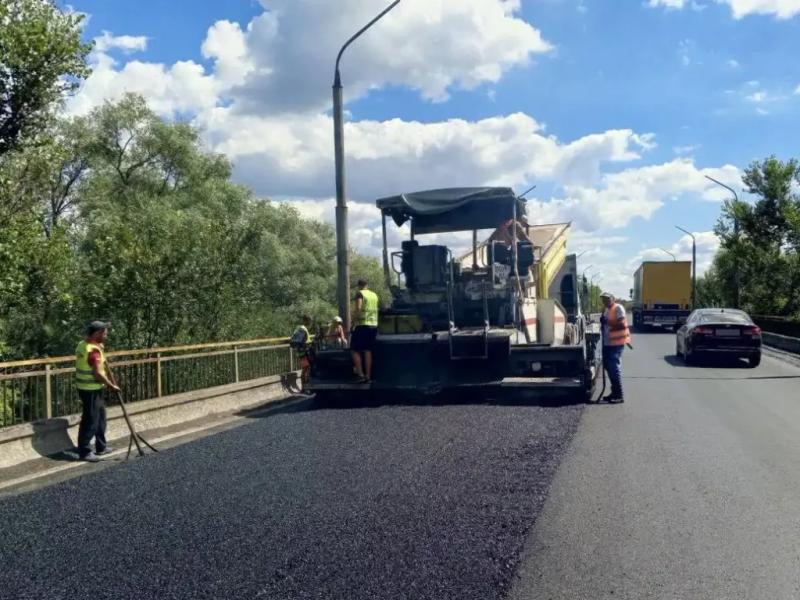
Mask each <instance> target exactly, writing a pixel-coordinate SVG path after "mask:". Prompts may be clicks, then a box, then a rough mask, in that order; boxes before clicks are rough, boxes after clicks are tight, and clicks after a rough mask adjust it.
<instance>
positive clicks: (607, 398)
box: [603, 392, 618, 404]
mask: <svg viewBox="0 0 800 600" xmlns="http://www.w3.org/2000/svg"><path fill="white" fill-rule="evenodd" d="M617 399H618V396H617V395H616V394H614V392H611V393H609V394H608V395H607V396H603V402H608V403H609V404H614V403H615V402H616V401H617Z"/></svg>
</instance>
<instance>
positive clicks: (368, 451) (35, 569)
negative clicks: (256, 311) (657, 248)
mask: <svg viewBox="0 0 800 600" xmlns="http://www.w3.org/2000/svg"><path fill="white" fill-rule="evenodd" d="M634 343H635V345H636V350H635V351H633V352H627V353H626V356H625V359H624V366H625V370H626V382H625V383H626V392H627V397H628V402H627V403H626V404H624V405H621V406H604V405H601V406H590V407H586V408H585V409H584V408H583V407H580V406H509V405H502V404H493V403H490V402H487V403H482V404H463V405H462V404H447V405H435V404H430V405H420V404H414V405H387V406H366V407H358V406H350V407H344V408H333V409H331V408H319V407H315V406H313V404H312V403H308V402H306V403H302V404H300V405H299V406H296V407H294V408H293V409H291V410H285V411H282V412H279V413H277V414H272V415H271V416H269V417H268V418H263V419H253V420H251V421H249V422H248V423H247V424H246V425H244V426H241V427H237V428H235V429H231V430H229V431H225V432H222V433H219V434H217V435H213V436H210V437H207V438H204V439H201V440H197V441H194V442H192V443H189V444H186V445H183V446H179V447H175V448H170V449H168V450H165V451H164V452H161V453H159V454H157V455H150V456H148V457H147V458H145V459H136V460H134V461H131V462H129V463H127V464H124V465H120V466H118V467H114V468H111V469H105V470H102V471H99V472H96V473H92V474H88V475H85V476H82V477H79V478H76V479H73V480H70V481H66V482H61V483H59V484H57V485H53V486H49V487H45V488H42V489H39V490H37V491H34V492H30V493H26V494H22V495H19V496H16V497H11V498H6V499H3V500H0V524H2V525H0V527H1V528H2V536H0V596H1V597H3V598H5V597H8V598H15V599H23V598H54V599H55V598H65V599H66V598H75V599H80V598H93V599H94V598H115V599H116V598H133V597H136V598H139V599H142V600H147V599H150V598H153V599H155V598H159V599H162V598H163V599H171V598H187V599H188V598H266V599H281V600H287V599H294V598H298V599H300V598H303V599H305V598H309V599H310V598H315V599H316V598H320V599H322V598H332V599H333V598H337V599H338V598H347V599H360V598H364V599H366V598H370V599H371V598H380V599H389V598H408V599H415V600H416V599H424V598H431V599H433V598H436V599H449V598H452V599H459V600H460V599H464V600H468V599H471V598H475V599H480V600H490V599H493V598H508V597H510V598H514V599H528V598H530V599H534V598H536V599H539V598H570V599H572V598H591V599H595V598H669V599H673V598H781V599H782V598H795V597H800V588H798V585H799V584H798V582H800V558H799V557H800V535H799V534H800V527H799V525H800V485H798V484H799V483H800V469H798V468H797V467H796V465H797V463H798V457H800V452H799V451H800V409H799V408H798V406H800V393H798V389H799V388H800V367H798V366H793V365H790V364H786V363H783V362H778V361H776V360H774V359H769V358H767V359H765V360H764V362H763V363H762V365H761V367H759V368H758V369H756V370H750V369H747V368H745V367H744V366H743V365H742V367H741V368H731V367H725V366H711V367H705V368H700V367H692V368H688V367H684V366H683V365H682V364H681V363H680V362H679V361H676V360H674V359H672V358H671V357H670V356H668V355H669V353H670V352H671V351H672V349H673V346H674V337H673V336H671V335H657V334H654V335H639V336H636V337H635V338H634Z"/></svg>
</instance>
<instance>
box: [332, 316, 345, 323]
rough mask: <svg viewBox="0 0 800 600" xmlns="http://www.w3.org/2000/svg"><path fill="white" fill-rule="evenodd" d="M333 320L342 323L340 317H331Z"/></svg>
mask: <svg viewBox="0 0 800 600" xmlns="http://www.w3.org/2000/svg"><path fill="white" fill-rule="evenodd" d="M333 322H334V323H342V322H343V321H342V317H333Z"/></svg>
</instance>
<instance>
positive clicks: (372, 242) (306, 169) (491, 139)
mask: <svg viewBox="0 0 800 600" xmlns="http://www.w3.org/2000/svg"><path fill="white" fill-rule="evenodd" d="M312 3H313V2H312V0H293V1H291V2H290V1H289V0H274V1H269V2H267V0H263V1H262V4H263V5H264V6H265V8H266V9H267V10H265V12H264V13H263V14H262V15H260V16H259V17H257V18H255V19H254V20H253V21H252V22H251V23H250V24H249V25H248V26H247V27H245V28H242V27H240V26H239V25H238V24H236V23H231V22H228V21H220V22H217V23H216V24H214V25H213V26H212V27H211V28H209V31H208V34H207V36H206V39H205V41H204V43H203V45H202V48H201V51H202V55H203V57H204V58H206V59H208V60H210V61H212V63H213V64H212V67H211V69H208V70H207V69H205V68H204V67H203V66H202V65H200V64H198V63H196V62H192V61H182V62H177V63H175V64H171V65H168V64H159V63H148V62H143V61H138V60H130V61H128V62H125V63H123V64H120V63H117V62H116V61H115V59H114V58H112V57H111V55H110V54H109V52H110V51H111V50H112V49H115V48H116V49H124V48H125V47H127V48H129V49H130V50H131V51H134V50H135V49H137V48H141V49H144V48H145V47H146V39H145V38H141V39H143V40H145V41H144V44H145V45H144V46H141V44H140V45H139V46H137V44H139V42H136V43H134V42H130V41H126V42H116V41H115V40H120V39H122V38H123V37H124V36H121V37H115V36H113V35H112V34H107V35H106V34H104V36H105V39H106V41H105V42H103V44H100V45H99V46H98V47H97V48H96V50H95V52H94V53H93V56H92V61H93V68H94V71H93V74H92V75H91V77H89V79H88V80H87V81H86V83H85V85H84V87H83V89H82V91H81V93H79V94H78V95H77V96H75V97H73V98H71V99H70V101H69V103H68V110H69V111H70V112H72V113H74V114H85V113H86V112H88V111H89V110H91V108H93V107H94V106H97V105H99V104H101V103H102V102H103V101H104V100H107V99H115V98H119V97H120V96H121V95H122V94H123V93H124V92H126V91H133V92H139V93H141V94H143V95H144V96H145V97H146V98H147V99H148V101H149V102H150V105H151V106H152V107H153V108H154V109H155V110H156V111H157V112H159V113H160V114H162V115H164V116H167V117H175V116H177V115H181V116H189V117H191V118H193V119H194V123H195V124H196V125H197V126H198V127H199V128H200V129H201V130H202V131H203V135H204V137H205V140H206V142H207V144H208V146H209V148H211V149H213V150H214V151H218V152H223V153H225V154H226V155H228V156H229V157H230V158H231V160H232V162H233V164H234V173H235V177H236V179H237V181H239V182H241V183H244V184H247V185H250V186H251V187H252V188H253V189H254V190H255V191H256V193H258V194H260V195H262V196H267V197H272V198H277V199H280V200H284V201H288V202H291V203H292V204H293V205H294V206H296V207H297V208H298V210H300V211H301V212H302V213H303V214H305V215H307V216H313V217H315V218H319V219H321V220H324V221H328V222H331V221H332V219H333V214H334V213H333V206H334V203H333V201H332V200H331V198H330V197H331V196H332V194H333V164H332V163H333V160H332V154H333V152H332V129H333V127H332V122H331V119H330V117H329V116H328V115H327V114H326V113H325V112H324V111H325V110H326V109H327V105H328V96H329V93H330V87H329V79H330V76H331V72H330V71H331V70H332V64H331V58H332V56H333V55H335V51H336V47H337V45H338V44H340V43H341V42H342V41H343V39H346V37H347V35H349V34H351V33H352V31H350V29H352V24H353V23H354V22H360V21H364V22H366V20H368V18H369V16H371V13H374V12H377V11H376V10H375V9H376V7H377V8H378V9H380V8H381V7H382V5H383V3H382V1H378V0H369V2H361V1H357V0H344V1H343V2H341V3H338V4H334V3H313V5H314V7H316V10H310V8H311V6H312ZM342 4H344V5H346V6H345V7H344V8H347V10H344V8H343V7H342V6H341V5H342ZM364 5H366V6H364ZM519 7H520V2H519V0H461V1H459V2H446V1H445V0H427V1H423V0H406V2H403V3H402V4H401V5H399V6H398V8H397V9H396V10H395V11H394V12H392V13H391V15H390V16H387V17H386V19H385V20H384V21H381V23H380V26H379V28H377V27H378V26H376V29H375V30H374V31H370V32H368V33H367V34H365V37H364V38H362V39H360V40H359V42H358V44H357V45H356V46H354V47H353V48H352V52H351V51H348V54H347V57H346V64H345V68H344V71H343V73H344V76H345V85H346V89H347V90H348V92H349V94H350V98H352V97H354V96H358V95H361V94H364V93H367V92H368V90H370V89H374V88H376V87H380V86H382V85H386V84H392V85H402V86H406V87H411V88H415V89H417V90H419V91H420V93H421V95H422V96H423V97H424V98H428V99H431V100H441V99H442V98H444V97H445V96H446V94H447V92H448V90H450V89H452V88H453V87H465V88H469V87H474V86H477V85H480V84H484V83H491V82H494V81H497V80H498V79H499V78H500V77H501V76H502V74H503V73H504V72H505V71H506V70H507V69H509V68H512V67H514V66H517V65H524V64H526V62H527V61H529V60H530V59H531V57H532V56H535V55H536V54H538V53H542V52H547V51H548V50H549V49H550V45H549V44H548V43H547V42H545V41H544V40H543V38H542V36H541V35H540V33H539V32H538V30H536V29H535V28H534V27H532V26H531V25H529V24H528V23H526V22H524V21H522V20H521V19H519V18H518V17H517V11H518V10H519ZM348 11H349V12H348ZM443 21H446V22H447V25H446V26H445V25H443V24H442V23H443ZM301 24H304V26H305V27H306V33H305V34H304V35H300V31H301V30H300V27H301ZM412 32H413V33H414V36H415V42H414V44H408V43H407V42H406V40H407V39H408V37H409V36H410V35H411V33H412ZM309 39H314V40H315V44H309V43H308V40H309ZM443 49H444V50H443ZM431 57H435V59H432V58H431ZM345 134H346V156H347V171H348V197H349V199H350V200H351V203H350V220H351V236H350V239H351V244H352V245H354V246H355V247H357V248H358V249H359V250H361V251H365V252H368V253H371V254H377V253H378V249H379V248H380V243H381V229H380V223H379V219H378V213H377V210H376V209H375V208H374V205H373V203H372V201H373V200H374V199H375V198H377V197H381V196H385V195H390V194H394V193H398V192H400V191H408V190H415V189H427V188H435V187H450V186H454V185H486V184H501V185H511V186H515V187H517V188H518V189H519V190H521V189H523V186H524V187H527V186H528V185H529V184H532V183H537V182H538V183H545V184H547V185H545V186H542V187H540V190H541V189H543V188H547V189H553V190H555V191H554V192H553V193H548V194H546V195H543V196H541V197H538V198H536V197H533V198H532V199H531V201H530V203H529V206H530V211H531V214H533V215H535V216H534V218H535V220H536V221H537V222H544V221H551V222H552V221H574V229H575V230H576V232H580V233H579V234H576V244H577V247H578V248H583V249H588V250H589V252H587V256H591V255H592V253H594V252H595V251H596V249H597V248H598V247H603V248H604V249H605V254H604V256H608V247H609V245H617V244H620V243H623V241H624V236H621V235H620V234H619V231H620V229H621V228H623V227H625V226H626V225H627V224H629V223H631V222H632V221H634V220H636V219H648V218H650V217H652V215H653V214H654V213H655V212H656V211H657V210H658V209H659V208H660V207H661V206H663V205H664V204H665V203H667V202H669V201H670V200H671V199H673V198H677V197H680V196H683V195H688V196H693V197H697V198H699V199H704V200H713V201H719V200H721V199H722V197H724V193H722V192H720V191H719V190H717V189H716V187H715V186H713V184H711V183H710V182H708V181H706V180H705V179H704V178H703V175H704V174H710V175H712V176H714V177H716V178H718V179H721V180H723V181H726V182H730V183H735V182H736V181H737V180H738V179H739V172H738V170H737V169H736V168H734V167H731V166H725V167H722V168H720V169H701V168H698V167H696V166H695V164H694V162H693V161H691V160H688V159H676V160H673V161H671V162H668V163H664V164H661V165H649V166H640V165H639V164H638V161H640V160H641V159H642V157H643V156H644V155H645V154H646V153H647V152H648V151H649V150H651V149H652V148H654V147H655V140H654V138H653V136H652V135H650V134H647V133H639V132H635V131H633V130H630V129H613V130H608V131H602V132H597V133H593V134H588V135H584V136H582V137H579V138H577V139H573V140H561V139H558V138H557V137H556V136H554V135H550V134H548V133H547V132H546V129H545V127H544V125H543V124H542V123H540V122H538V121H537V120H536V119H534V118H533V117H531V116H529V115H527V114H524V113H514V114H508V115H499V116H495V117H491V118H485V119H481V120H478V121H468V120H464V119H449V120H446V121H442V122H434V123H421V122H415V121H403V120H400V119H390V120H386V121H374V120H366V121H352V122H348V123H347V124H346V126H345ZM609 171H611V172H609ZM392 229H394V228H392ZM401 235H402V232H396V231H395V233H390V241H391V243H392V244H393V245H396V243H397V242H399V239H400V236H401ZM457 243H460V242H458V241H457ZM601 244H602V246H601ZM617 269H619V267H618V266H617ZM626 277H628V275H627V274H626Z"/></svg>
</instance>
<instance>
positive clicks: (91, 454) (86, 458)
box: [80, 452, 100, 463]
mask: <svg viewBox="0 0 800 600" xmlns="http://www.w3.org/2000/svg"><path fill="white" fill-rule="evenodd" d="M80 459H81V460H82V461H83V462H90V463H96V462H100V457H99V456H97V454H95V453H94V452H89V454H85V455H83V456H81V458H80Z"/></svg>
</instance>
